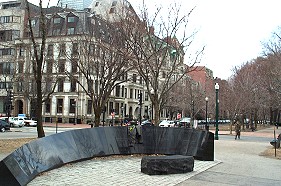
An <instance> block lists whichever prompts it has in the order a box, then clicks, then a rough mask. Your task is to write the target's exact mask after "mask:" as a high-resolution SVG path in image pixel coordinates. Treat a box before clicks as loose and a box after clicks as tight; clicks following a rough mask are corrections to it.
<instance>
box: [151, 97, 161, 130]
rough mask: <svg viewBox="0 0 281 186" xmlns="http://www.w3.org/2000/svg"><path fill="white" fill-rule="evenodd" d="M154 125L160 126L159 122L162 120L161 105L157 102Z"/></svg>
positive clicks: (155, 104)
mask: <svg viewBox="0 0 281 186" xmlns="http://www.w3.org/2000/svg"><path fill="white" fill-rule="evenodd" d="M153 107H154V111H155V112H154V125H155V126H158V125H159V120H160V108H159V103H158V102H155V103H154V105H153Z"/></svg>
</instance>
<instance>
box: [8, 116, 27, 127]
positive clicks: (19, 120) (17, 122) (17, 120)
mask: <svg viewBox="0 0 281 186" xmlns="http://www.w3.org/2000/svg"><path fill="white" fill-rule="evenodd" d="M10 125H11V127H22V126H24V118H23V117H13V120H12V121H11V122H10Z"/></svg>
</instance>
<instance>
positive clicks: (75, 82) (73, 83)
mask: <svg viewBox="0 0 281 186" xmlns="http://www.w3.org/2000/svg"><path fill="white" fill-rule="evenodd" d="M76 84H77V80H76V79H71V85H70V91H71V92H75V91H76Z"/></svg>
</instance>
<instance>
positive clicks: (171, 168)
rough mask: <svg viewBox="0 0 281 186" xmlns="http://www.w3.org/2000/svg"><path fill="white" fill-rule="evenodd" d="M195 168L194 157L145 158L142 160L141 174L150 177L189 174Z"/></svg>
mask: <svg viewBox="0 0 281 186" xmlns="http://www.w3.org/2000/svg"><path fill="white" fill-rule="evenodd" d="M193 168H194V158H193V157H192V156H182V155H171V156H145V157H143V158H142V160H141V172H143V173H145V174H148V175H162V174H180V173H187V172H191V171H193Z"/></svg>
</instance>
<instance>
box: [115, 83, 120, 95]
mask: <svg viewBox="0 0 281 186" xmlns="http://www.w3.org/2000/svg"><path fill="white" fill-rule="evenodd" d="M115 96H116V97H120V85H117V86H116V89H115Z"/></svg>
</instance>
